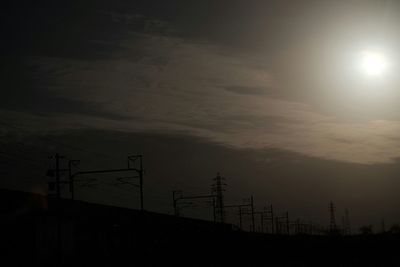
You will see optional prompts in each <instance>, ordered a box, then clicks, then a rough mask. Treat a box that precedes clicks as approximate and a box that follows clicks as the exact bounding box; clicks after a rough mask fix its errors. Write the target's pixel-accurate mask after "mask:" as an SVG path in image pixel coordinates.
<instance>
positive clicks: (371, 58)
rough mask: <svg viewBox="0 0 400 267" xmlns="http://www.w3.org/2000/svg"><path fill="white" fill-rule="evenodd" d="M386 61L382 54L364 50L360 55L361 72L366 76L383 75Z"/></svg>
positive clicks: (386, 64)
mask: <svg viewBox="0 0 400 267" xmlns="http://www.w3.org/2000/svg"><path fill="white" fill-rule="evenodd" d="M387 66H388V60H387V58H386V57H385V55H384V54H383V53H382V52H379V51H374V50H364V51H362V52H361V54H360V67H361V70H362V71H363V72H364V73H365V74H366V75H368V76H381V75H383V74H384V73H385V71H386V70H387Z"/></svg>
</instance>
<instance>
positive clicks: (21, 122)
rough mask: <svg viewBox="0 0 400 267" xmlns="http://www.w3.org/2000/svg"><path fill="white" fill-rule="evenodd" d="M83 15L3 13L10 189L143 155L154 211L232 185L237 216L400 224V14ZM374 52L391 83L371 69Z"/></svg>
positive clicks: (1, 116) (279, 4)
mask: <svg viewBox="0 0 400 267" xmlns="http://www.w3.org/2000/svg"><path fill="white" fill-rule="evenodd" d="M82 2H83V1H57V2H54V1H44V0H43V1H13V3H12V4H6V7H5V8H4V9H3V10H2V11H0V12H1V20H2V22H1V24H2V25H3V27H2V29H1V31H2V35H1V36H2V42H1V45H0V46H1V51H2V52H1V56H2V64H1V68H2V70H1V73H0V77H1V91H0V125H1V127H0V135H1V143H2V149H1V151H0V153H1V154H0V157H1V158H2V164H3V167H2V168H3V170H2V176H3V177H4V178H2V180H3V181H2V184H3V186H5V187H12V188H18V187H19V188H22V189H25V190H26V189H27V188H28V189H30V190H39V189H40V188H42V189H43V188H45V185H44V184H45V179H46V178H45V177H44V175H43V173H44V171H43V170H45V169H46V168H47V167H48V166H47V164H48V162H49V160H48V159H47V156H48V155H49V154H52V153H54V152H56V151H57V152H60V153H64V154H67V155H66V156H67V157H68V158H80V159H82V168H85V167H86V168H89V167H93V168H95V167H99V166H105V165H106V164H108V165H109V166H110V167H113V166H117V165H118V164H119V161H118V160H119V159H120V164H124V162H125V159H124V157H125V156H126V155H128V154H140V153H143V154H144V157H145V162H147V165H146V172H147V174H146V179H147V180H148V181H149V182H148V187H146V188H147V190H149V193H148V194H149V205H150V207H151V209H153V210H157V211H163V212H170V206H169V203H168V201H170V195H171V190H172V189H177V188H179V189H182V190H184V191H185V192H188V194H189V193H190V192H195V193H208V192H209V185H210V183H211V178H212V177H213V176H215V174H216V172H218V171H220V172H221V173H222V174H223V176H225V177H226V178H227V181H228V183H229V189H228V191H227V194H229V197H228V200H227V201H231V202H238V201H241V199H242V198H244V197H246V196H248V195H250V194H254V195H255V197H256V199H258V200H259V202H258V204H259V207H260V208H261V207H262V206H263V205H265V204H266V203H273V204H274V205H276V206H277V208H280V209H281V210H282V212H283V211H286V210H289V211H290V212H291V214H293V216H296V217H301V218H303V219H305V220H315V221H318V222H321V223H325V222H327V220H328V202H329V201H330V200H332V201H334V202H335V203H336V205H337V207H338V213H339V215H340V216H341V214H342V213H343V210H344V209H345V208H348V209H349V210H350V215H351V216H352V217H353V221H355V224H357V223H359V224H361V223H371V224H375V223H378V222H379V221H380V220H381V218H385V219H387V220H388V221H389V222H391V223H394V222H398V221H400V214H398V209H399V208H400V207H399V204H398V203H399V200H400V199H399V197H398V196H397V190H396V188H399V186H400V183H399V182H397V178H398V173H399V172H398V171H399V169H400V168H399V167H400V166H399V161H398V158H399V156H400V149H399V148H400V110H399V105H398V102H399V99H400V90H399V85H400V80H399V78H398V76H397V75H396V73H397V72H398V68H399V67H398V66H397V65H398V62H399V60H398V57H399V51H398V46H399V45H398V43H399V40H400V32H399V31H398V29H397V27H396V26H397V25H398V24H399V23H400V21H399V20H400V5H399V4H398V3H395V1H389V0H388V1H383V0H382V1H377V0H369V1H367V0H364V1H356V0H353V1H321V0H318V1H313V0H304V1H286V0H285V1H282V0H281V1H239V0H229V1H228V0H220V1H215V0H204V1H183V0H182V1H179V0H173V1H162V0H153V1H133V0H132V1H128V0H125V1H123V0H119V1H107V0H102V1H94V0H93V1H84V3H82ZM366 49H378V50H379V51H383V53H384V55H385V57H386V58H387V65H388V67H387V69H386V71H385V73H384V74H382V75H380V76H373V77H372V76H368V75H366V74H365V73H363V72H362V71H361V70H360V66H359V57H360V53H361V52H362V51H365V50H366ZM84 162H87V163H85V164H87V165H86V166H85V165H84ZM28 168H29V170H30V171H29V172H28V171H27V170H28ZM42 169H43V170H42ZM39 176H40V177H39ZM42 189H40V190H42ZM43 190H44V189H43ZM98 190H99V191H101V190H103V191H104V190H105V191H106V192H107V190H109V189H107V188H106V187H104V188H99V187H98ZM152 190H153V191H152ZM150 191H152V193H151V192H150ZM99 194H102V196H103V195H104V194H105V192H103V193H99ZM112 194H113V197H110V199H109V200H107V201H112V200H111V198H114V200H115V201H119V200H120V202H121V203H122V202H123V203H125V204H126V201H127V200H126V199H121V198H124V197H126V193H124V194H122V193H118V192H117V191H115V192H113V193H112ZM95 195H96V194H95V193H91V191H90V190H88V189H82V194H81V198H82V199H91V198H95ZM97 195H98V194H97ZM118 199H119V200H118ZM114 200H113V201H114ZM124 201H125V202H124ZM134 201H135V197H133V200H132V202H134ZM166 203H167V204H166ZM126 205H127V204H126ZM128 206H129V205H128ZM339 215H338V216H339Z"/></svg>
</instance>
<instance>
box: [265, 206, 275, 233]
mask: <svg viewBox="0 0 400 267" xmlns="http://www.w3.org/2000/svg"><path fill="white" fill-rule="evenodd" d="M264 216H265V220H267V221H269V223H270V225H271V234H273V233H274V209H273V207H272V205H270V206H269V207H268V208H267V207H265V208H264Z"/></svg>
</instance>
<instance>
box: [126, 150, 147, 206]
mask: <svg viewBox="0 0 400 267" xmlns="http://www.w3.org/2000/svg"><path fill="white" fill-rule="evenodd" d="M137 161H139V164H138V165H139V166H137V167H135V164H136V165H137ZM128 170H134V171H136V172H137V173H138V174H139V190H140V210H141V211H144V194H143V174H144V170H143V155H132V156H128Z"/></svg>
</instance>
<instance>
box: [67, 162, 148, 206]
mask: <svg viewBox="0 0 400 267" xmlns="http://www.w3.org/2000/svg"><path fill="white" fill-rule="evenodd" d="M79 162H80V161H79V160H71V161H69V164H68V165H69V168H68V169H65V171H69V180H68V181H67V182H66V183H69V185H70V191H71V197H72V198H74V192H75V189H74V184H75V177H77V176H78V175H87V174H101V173H120V172H135V173H136V174H137V175H136V176H132V177H128V178H138V179H139V185H137V184H134V183H131V182H129V181H126V180H122V178H119V179H118V180H119V183H120V184H124V185H130V186H133V187H139V190H140V210H141V211H144V201H143V200H144V195H143V174H144V170H143V157H142V155H134V156H128V158H127V162H128V167H127V168H126V169H102V170H91V171H76V172H73V170H72V167H73V166H74V167H76V166H77V164H78V163H79Z"/></svg>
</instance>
